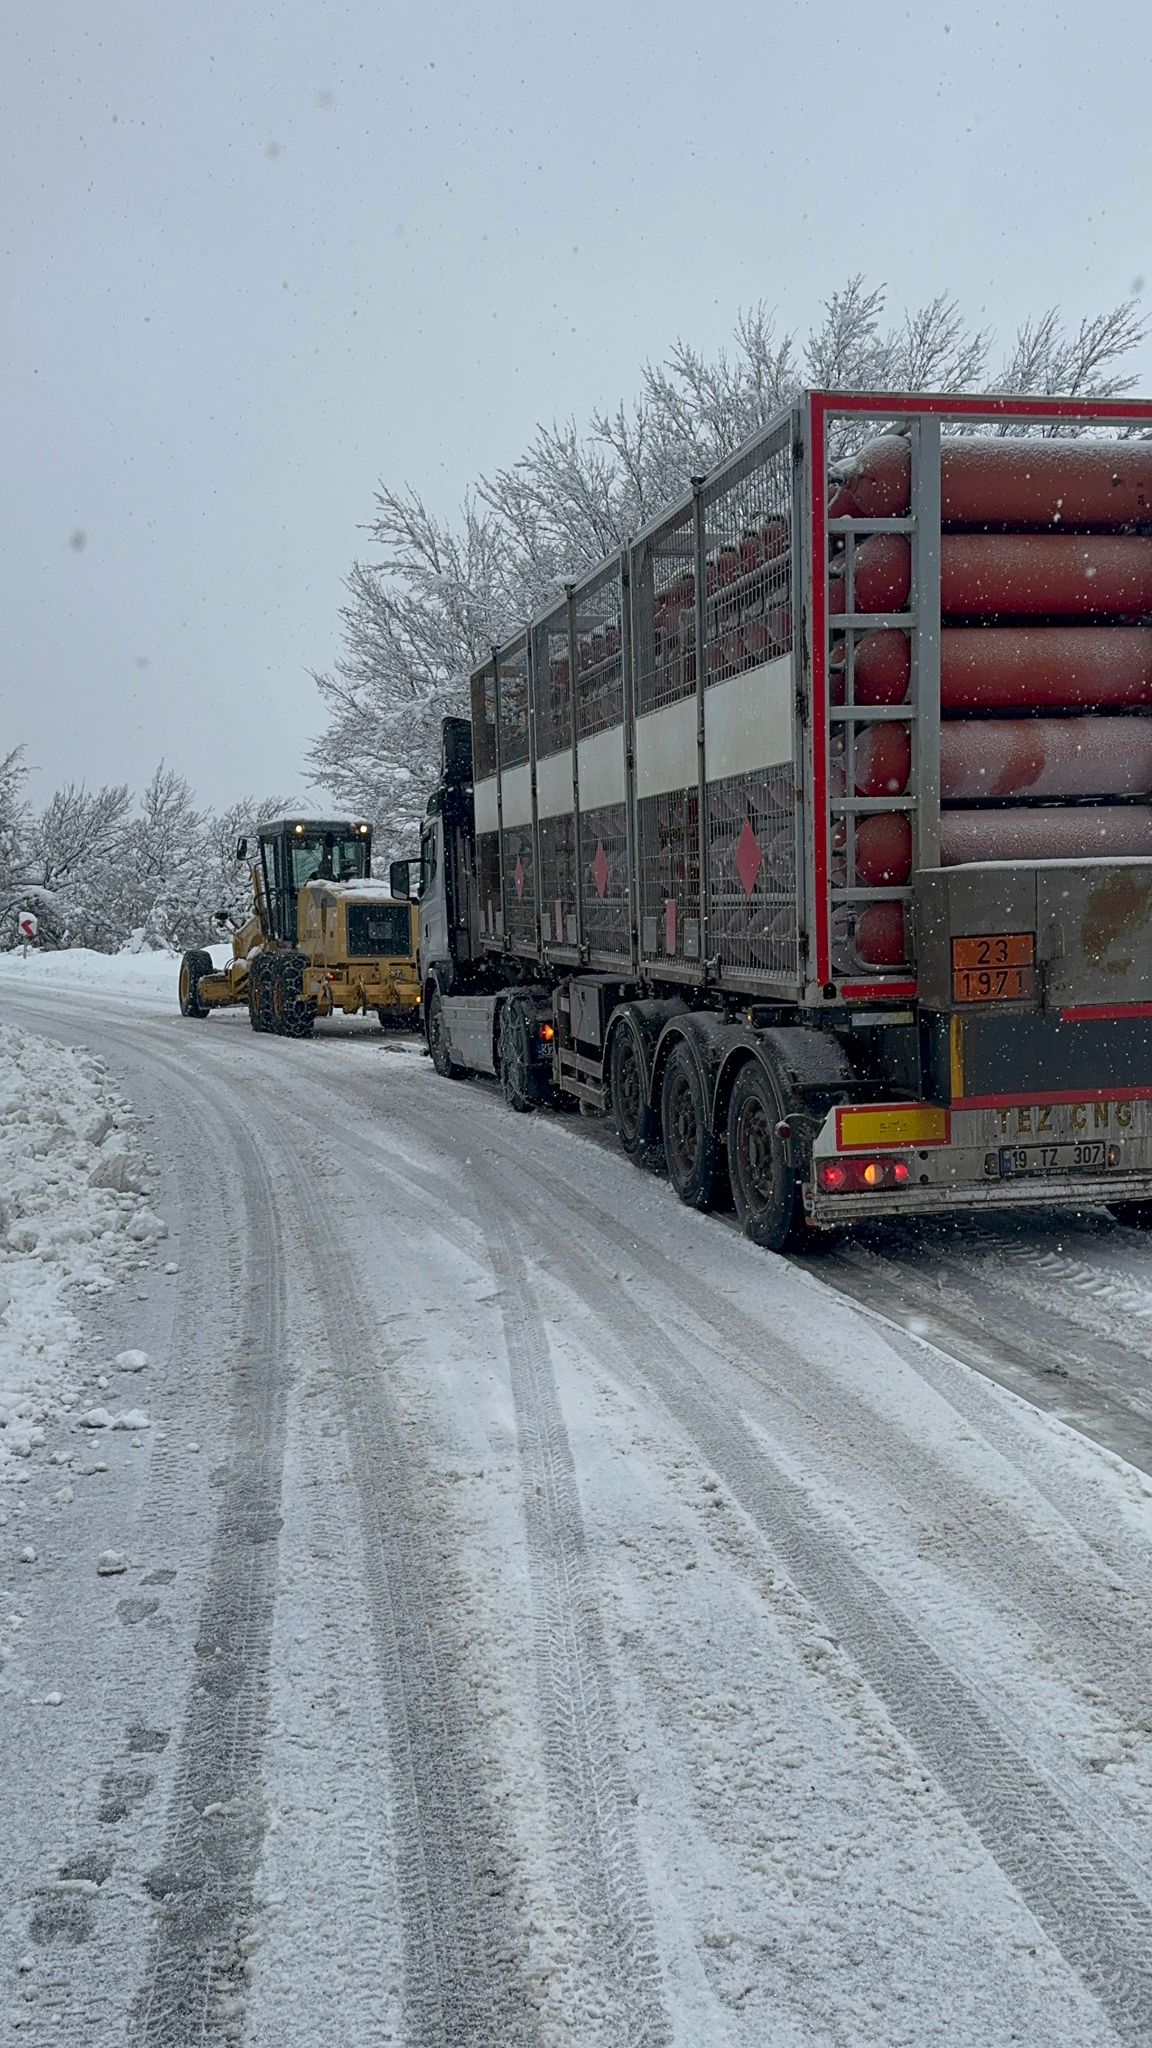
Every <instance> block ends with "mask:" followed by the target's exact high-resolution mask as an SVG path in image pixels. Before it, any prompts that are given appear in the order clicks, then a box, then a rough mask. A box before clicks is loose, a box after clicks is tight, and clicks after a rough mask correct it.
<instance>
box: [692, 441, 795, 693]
mask: <svg viewBox="0 0 1152 2048" xmlns="http://www.w3.org/2000/svg"><path fill="white" fill-rule="evenodd" d="M792 471H793V464H792V449H791V441H790V438H789V437H788V436H786V435H781V436H780V438H779V440H778V441H777V442H776V443H775V445H773V446H771V447H769V448H764V447H760V448H758V449H757V450H756V453H755V455H754V456H752V457H746V458H745V459H744V460H743V461H742V462H740V463H739V464H737V465H736V467H735V468H734V469H733V470H729V471H727V472H726V474H725V477H724V480H723V482H722V483H720V484H718V485H716V486H714V487H713V488H712V489H710V490H706V491H705V492H704V493H703V496H702V500H701V504H702V513H703V520H704V536H705V547H706V549H707V557H706V564H705V585H704V589H705V600H704V660H705V668H704V680H705V683H706V684H710V683H719V682H723V681H724V679H725V677H727V676H733V675H737V674H739V672H740V670H741V669H747V668H758V667H759V665H760V663H761V662H765V661H773V660H775V658H776V656H777V655H780V654H787V653H789V652H790V650H791V647H792Z"/></svg>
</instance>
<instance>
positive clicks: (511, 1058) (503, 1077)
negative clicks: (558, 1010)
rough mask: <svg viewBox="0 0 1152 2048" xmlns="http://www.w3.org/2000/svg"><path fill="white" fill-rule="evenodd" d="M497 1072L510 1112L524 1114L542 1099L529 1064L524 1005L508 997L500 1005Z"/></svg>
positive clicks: (530, 1062) (529, 1034)
mask: <svg viewBox="0 0 1152 2048" xmlns="http://www.w3.org/2000/svg"><path fill="white" fill-rule="evenodd" d="M496 1038H497V1052H496V1071H497V1074H498V1076H499V1079H500V1088H501V1092H502V1094H503V1096H504V1100H505V1102H506V1103H507V1104H508V1107H509V1109H514V1110H517V1111H518V1112H519V1113H520V1114H521V1115H526V1114H527V1113H528V1111H529V1110H532V1109H537V1108H538V1107H539V1105H540V1103H541V1102H542V1101H543V1100H544V1099H545V1097H544V1091H543V1090H542V1089H541V1087H540V1086H539V1084H538V1082H537V1078H536V1074H535V1072H534V1070H533V1064H532V1037H531V1032H530V1029H529V1024H528V1018H527V1016H526V1015H525V1013H524V1007H523V1004H521V1003H518V1002H517V1001H516V1000H515V998H510V999H509V1000H508V1001H507V1002H505V1003H502V1004H501V1006H500V1022H499V1025H498V1026H497V1032H496Z"/></svg>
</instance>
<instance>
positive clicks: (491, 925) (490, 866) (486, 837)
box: [476, 832, 504, 939]
mask: <svg viewBox="0 0 1152 2048" xmlns="http://www.w3.org/2000/svg"><path fill="white" fill-rule="evenodd" d="M476 883H477V889H478V892H479V897H480V931H481V933H482V935H483V937H484V938H486V939H498V938H500V937H501V935H502V933H503V929H504V920H503V917H502V916H501V913H500V835H499V833H497V832H478V833H477V835H476Z"/></svg>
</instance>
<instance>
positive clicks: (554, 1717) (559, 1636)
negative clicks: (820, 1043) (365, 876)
mask: <svg viewBox="0 0 1152 2048" xmlns="http://www.w3.org/2000/svg"><path fill="white" fill-rule="evenodd" d="M344 1086H345V1088H346V1087H347V1084H346V1083H345V1084H344ZM342 1092H343V1091H342ZM340 1142H341V1144H342V1146H343V1147H344V1148H346V1149H347V1150H349V1151H351V1152H352V1154H353V1155H354V1156H355V1157H357V1158H360V1159H363V1160H364V1161H365V1162H366V1163H367V1164H368V1165H370V1166H371V1167H372V1168H373V1169H374V1170H375V1171H376V1172H377V1173H380V1174H382V1175H383V1176H385V1177H386V1178H387V1179H388V1180H389V1181H391V1182H392V1183H393V1185H394V1186H395V1187H396V1189H397V1193H398V1196H399V1198H400V1199H401V1200H402V1201H403V1202H404V1203H405V1204H409V1203H410V1202H411V1196H412V1189H413V1187H414V1186H415V1187H419V1188H421V1189H422V1190H423V1191H424V1192H425V1193H427V1194H429V1195H431V1196H432V1197H433V1198H434V1199H435V1200H437V1201H438V1202H448V1203H449V1205H450V1207H451V1209H452V1211H453V1213H455V1214H457V1215H459V1216H460V1217H461V1218H462V1219H464V1220H466V1222H468V1223H470V1224H472V1225H473V1226H474V1227H475V1226H476V1225H477V1223H478V1225H479V1229H480V1232H481V1236H482V1240H483V1241H484V1243H485V1244H486V1246H487V1253H488V1259H489V1263H490V1264H491V1266H492V1269H493V1272H494V1274H495V1276H496V1278H497V1281H498V1283H499V1285H500V1288H501V1292H502V1299H501V1300H500V1302H499V1308H500V1314H501V1319H502V1322H503V1328H504V1336H505V1345H506V1349H507V1353H508V1364H509V1372H510V1378H511V1387H512V1395H513V1400H514V1403H515V1409H516V1420H517V1438H518V1449H519V1457H520V1464H521V1474H522V1477H521V1498H522V1512H523V1518H524V1524H525V1534H526V1540H527V1551H528V1565H529V1572H530V1576H531V1580H532V1586H533V1604H534V1610H535V1616H536V1629H535V1651H536V1682H537V1693H538V1698H539V1708H540V1719H541V1729H542V1739H543V1750H544V1765H545V1771H546V1777H547V1783H548V1791H549V1799H550V1803H551V1807H552V1817H553V1851H554V1853H553V1860H552V1874H553V1878H554V1881H555V1882H556V1883H557V1884H558V1885H559V1886H560V1887H561V1889H562V1890H563V1891H565V1892H566V1893H567V1895H568V1896H567V1900H566V1903H567V1904H568V1906H569V1909H570V1912H571V1915H572V1921H573V1924H574V1926H575V1927H577V1928H578V1929H579V1930H580V1937H581V1939H582V1942H583V1945H584V1959H583V1969H582V1977H581V1983H580V1995H581V2000H582V2004H581V2019H582V2022H583V2024H584V2026H585V2027H586V2028H587V2027H589V2026H591V2027H593V2028H594V2029H595V2033H594V2036H593V2038H595V2039H597V2040H601V2041H603V2043H604V2044H605V2048H617V2044H621V2043H624V2042H627V2044H628V2048H662V2044H664V2043H666V2042H668V2041H670V2040H671V2038H672V2029H671V2023H670V2021H669V2018H668V2015H667V2013H666V2011H665V2008H664V2001H663V1990H662V1983H661V1975H660V1966H659V1961H658V1946H657V1941H656V1936H655V1929H654V1924H653V1920H652V1914H651V1910H650V1906H649V1902H648V1892H647V1884H646V1881H645V1877H644V1872H643V1866H642V1863H641V1858H640V1852H639V1847H638V1844H637V1842H636V1837H635V1828H634V1824H633V1818H632V1811H631V1795H630V1792H629V1789H628V1783H627V1774H626V1771H625V1768H624V1762H623V1755H622V1750H621V1745H620V1737H619V1731H618V1725H617V1715H616V1706H615V1699H614V1693H613V1686H612V1680H611V1675H610V1671H609V1665H608V1655H607V1649H606V1646H605V1642H604V1636H603V1628H602V1623H601V1619H600V1614H599V1608H598V1604H597V1598H596V1590H595V1585H594V1581H593V1571H592V1566H591V1564H590V1561H589V1557H588V1544H587V1537H586V1533H585V1528H584V1522H583V1516H582V1512H581V1506H580V1498H579V1490H578V1487H577V1482H576V1470H575V1462H574V1460H573V1456H572V1450H571V1445H570V1443H569V1439H568V1433H567V1430H566V1428H565V1425H564V1418H563V1413H562V1410H561V1406H560V1401H559V1396H558V1392H557V1388H556V1383H555V1378H554V1376H553V1372H552V1368H551V1362H550V1351H549V1344H548V1338H547V1333H546V1330H545V1327H544V1323H543V1319H542V1316H541V1313H540V1309H539V1307H538V1304H537V1302H536V1298H535V1294H534V1292H533V1290H532V1287H531V1283H530V1280H529V1277H528V1273H527V1270H526V1267H525V1262H524V1257H523V1252H522V1247H521V1245H520V1243H519V1238H518V1234H517V1233H516V1231H515V1230H514V1229H512V1228H510V1227H509V1225H508V1224H507V1223H506V1222H505V1221H504V1220H503V1218H504V1216H506V1215H507V1214H508V1213H509V1212H508V1209H507V1205H506V1202H505V1198H504V1192H503V1190H501V1191H500V1194H499V1198H498V1201H497V1200H494V1201H483V1202H482V1203H481V1204H480V1205H479V1211H480V1213H479V1216H477V1213H476V1211H477V1205H476V1204H475V1203H474V1201H473V1200H472V1199H471V1198H470V1197H469V1195H468V1194H467V1193H466V1192H465V1193H463V1194H462V1192H461V1185H460V1180H459V1176H458V1175H455V1176H450V1177H437V1176H436V1175H434V1174H432V1173H430V1172H428V1171H427V1169H421V1168H420V1167H418V1166H415V1165H414V1164H413V1163H412V1162H410V1161H407V1160H405V1161H404V1163H403V1166H402V1167H398V1166H397V1164H396V1163H395V1160H394V1158H392V1157H390V1150H391V1148H390V1146H389V1143H388V1140H387V1138H386V1137H385V1136H384V1135H383V1134H381V1136H380V1137H378V1138H377V1137H374V1136H373V1135H371V1133H369V1134H367V1135H366V1134H364V1133H363V1132H360V1131H350V1130H346V1131H344V1132H342V1133H341V1141H340ZM454 1163H455V1162H454ZM569 1872H572V1873H574V1875H568V1873H569ZM566 1876H567V1878H568V1881H567V1883H566V1882H565V1878H566ZM593 1985H595V1986H596V1987H598V2000H597V2002H595V2003H593V2002H592V2000H591V1997H590V1991H591V1987H592V1986H593Z"/></svg>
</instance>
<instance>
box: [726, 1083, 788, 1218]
mask: <svg viewBox="0 0 1152 2048" xmlns="http://www.w3.org/2000/svg"><path fill="white" fill-rule="evenodd" d="M780 1121H781V1116H780V1105H779V1103H778V1102H777V1100H776V1096H775V1092H774V1090H773V1087H772V1083H771V1082H770V1080H769V1079H768V1076H767V1074H766V1073H765V1072H764V1069H763V1067H762V1066H760V1065H759V1063H758V1062H757V1061H756V1060H749V1062H748V1064H747V1066H745V1067H741V1069H740V1072H739V1073H738V1074H737V1076H736V1081H735V1085H734V1086H733V1089H732V1095H731V1098H730V1100H729V1104H728V1172H729V1175H730V1176H731V1180H732V1199H733V1201H734V1202H735V1204H736V1214H737V1215H738V1217H739V1218H740V1222H741V1224H742V1226H743V1229H744V1235H745V1237H750V1238H751V1239H752V1242H753V1244H759V1245H763V1246H764V1248H765V1250H766V1251H770V1252H782V1251H791V1250H794V1249H795V1248H796V1246H797V1244H798V1243H799V1242H800V1240H801V1238H802V1237H803V1236H804V1235H806V1234H807V1233H805V1231H804V1225H803V1219H802V1217H801V1215H800V1205H799V1202H798V1199H797V1182H796V1174H795V1171H794V1169H793V1168H792V1166H791V1165H790V1164H789V1161H788V1155H787V1152H786V1150H785V1146H784V1143H783V1140H782V1139H781V1137H780V1136H779V1134H778V1132H777V1125H778V1124H779V1123H780Z"/></svg>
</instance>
